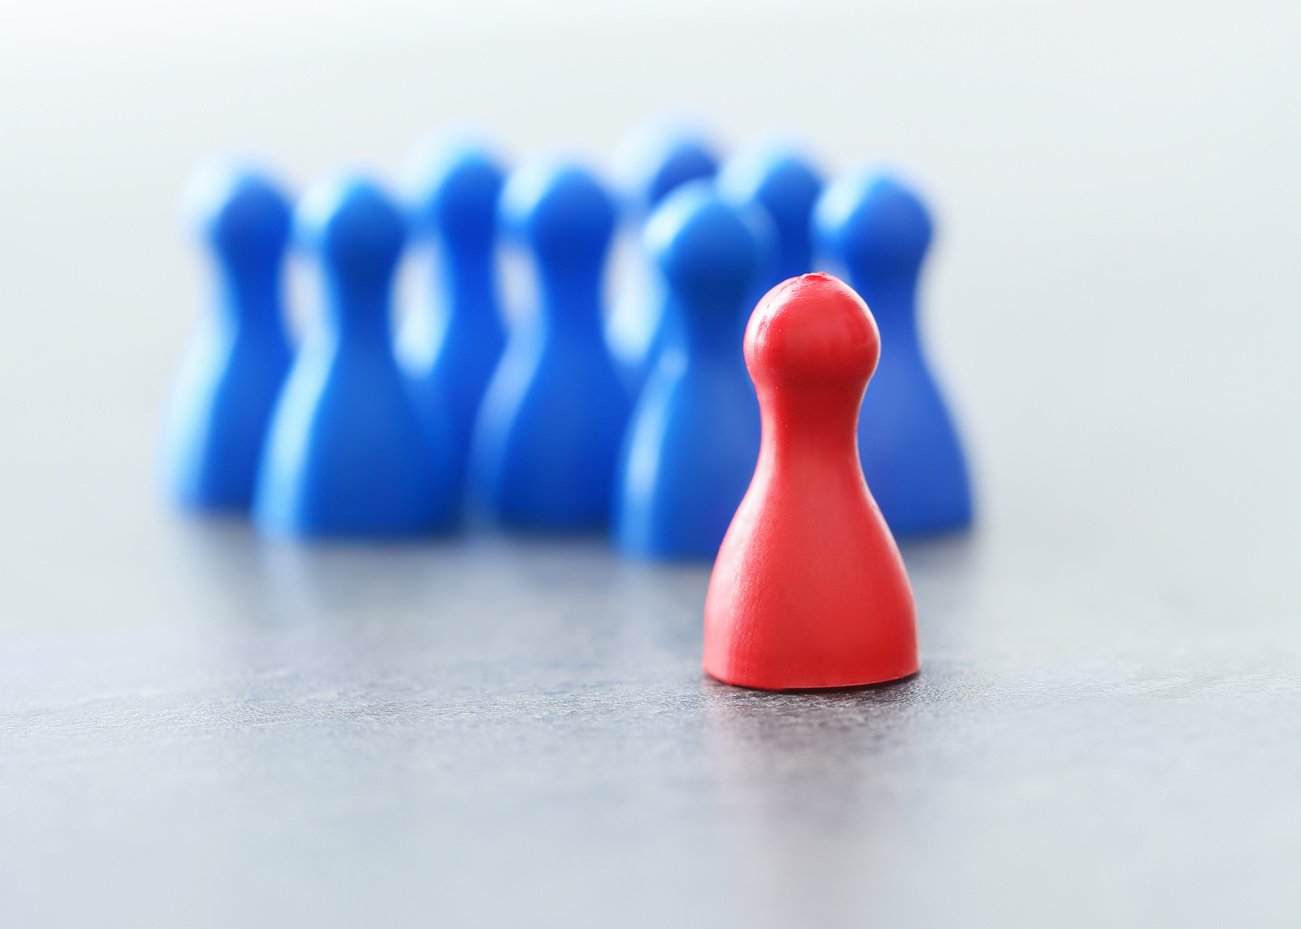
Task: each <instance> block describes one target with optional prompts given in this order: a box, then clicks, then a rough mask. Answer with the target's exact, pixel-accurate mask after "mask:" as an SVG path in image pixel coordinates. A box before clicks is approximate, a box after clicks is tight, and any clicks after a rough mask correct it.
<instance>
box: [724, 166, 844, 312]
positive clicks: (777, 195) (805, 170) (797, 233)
mask: <svg viewBox="0 0 1301 929" xmlns="http://www.w3.org/2000/svg"><path fill="white" fill-rule="evenodd" d="M718 188H719V190H720V191H721V192H722V193H723V194H724V196H726V197H728V198H729V199H731V200H733V201H735V202H737V203H742V204H746V205H749V206H753V207H757V208H759V209H762V210H763V211H764V212H765V213H767V214H768V216H769V217H770V218H771V219H772V224H773V228H774V230H775V231H776V234H777V248H776V250H775V253H774V259H773V260H772V261H771V262H769V263H768V265H767V267H766V268H764V269H763V272H762V274H761V275H760V278H759V282H758V284H757V286H756V293H755V302H758V299H759V297H762V296H763V295H764V294H765V293H767V292H768V291H769V290H771V289H772V288H773V287H775V286H777V285H778V284H780V283H781V282H782V281H784V280H787V279H788V278H792V277H799V276H800V275H801V274H808V273H809V272H810V271H812V270H813V207H814V204H816V203H817V199H818V195H819V194H820V193H822V177H821V175H820V174H819V172H818V170H817V168H815V167H814V166H813V165H812V163H810V162H809V160H808V159H807V158H805V157H804V156H803V155H801V154H800V153H799V152H798V151H796V150H795V149H792V148H788V147H786V146H783V145H780V144H778V143H767V144H764V145H760V146H756V147H754V148H751V149H748V150H747V151H744V152H741V153H740V154H738V155H736V156H735V157H733V158H731V159H729V160H728V162H727V164H726V165H724V166H723V170H722V171H721V172H720V173H719V175H718Z"/></svg>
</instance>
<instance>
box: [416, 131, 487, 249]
mask: <svg viewBox="0 0 1301 929" xmlns="http://www.w3.org/2000/svg"><path fill="white" fill-rule="evenodd" d="M414 174H415V178H416V180H415V184H414V188H415V222H416V224H417V225H418V226H419V227H420V228H421V229H422V230H425V229H429V230H435V231H437V232H439V233H441V234H442V235H444V236H447V237H448V238H451V239H471V238H472V239H489V238H491V237H492V235H493V232H494V231H495V229H496V223H497V205H498V200H499V199H500V196H501V189H502V185H503V183H504V181H505V172H504V171H503V170H502V167H501V164H500V162H499V161H498V160H497V159H496V158H495V157H494V156H493V154H492V153H491V152H490V151H489V150H488V149H487V148H486V147H484V146H481V145H478V144H476V143H474V142H469V141H465V140H461V141H456V142H450V143H444V144H441V145H438V146H437V147H434V148H431V149H429V150H428V151H427V152H426V153H425V154H424V155H423V156H422V157H421V158H420V159H419V161H418V163H417V167H416V169H415V172H414Z"/></svg>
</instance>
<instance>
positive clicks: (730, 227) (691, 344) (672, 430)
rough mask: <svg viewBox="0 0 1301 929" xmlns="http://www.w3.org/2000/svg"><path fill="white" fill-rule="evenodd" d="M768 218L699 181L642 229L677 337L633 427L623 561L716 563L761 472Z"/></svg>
mask: <svg viewBox="0 0 1301 929" xmlns="http://www.w3.org/2000/svg"><path fill="white" fill-rule="evenodd" d="M764 219H765V217H763V215H762V214H760V213H757V212H754V211H747V210H744V208H739V207H737V206H734V205H732V204H730V203H728V202H727V201H726V200H724V199H723V198H722V197H720V196H719V194H718V193H716V192H715V190H714V188H713V185H712V184H711V183H710V182H708V181H697V182H695V183H692V184H690V185H688V186H686V187H683V188H682V189H681V190H679V191H677V192H676V193H674V194H673V195H672V196H670V197H669V199H668V200H667V201H666V202H665V203H664V205H663V206H661V207H660V208H659V210H657V211H656V212H655V214H654V215H653V216H652V217H651V220H650V222H649V223H648V224H647V227H646V247H647V251H648V252H649V253H650V254H651V255H652V257H654V258H655V260H656V262H657V264H658V265H659V269H660V271H661V273H662V274H663V277H664V281H665V284H666V289H667V292H668V294H669V297H670V300H669V304H668V306H669V312H672V313H674V314H675V315H676V316H677V317H678V318H677V321H676V328H677V329H678V331H679V332H680V333H681V337H680V338H678V339H676V340H674V341H673V342H672V343H670V344H667V345H666V346H665V347H664V350H663V352H662V353H661V354H660V356H659V358H658V359H657V360H656V362H655V368H654V370H653V371H652V372H651V375H650V378H649V379H648V380H647V382H646V387H645V389H644V390H643V391H642V395H641V398H640V399H639V400H638V403H637V408H636V410H635V411H634V413H633V418H632V423H631V425H630V426H629V429H628V437H627V444H626V447H625V449H624V458H623V462H622V471H621V481H620V486H619V492H618V493H619V495H618V499H617V511H616V512H617V519H616V525H615V539H616V542H617V544H618V546H619V548H620V549H621V550H622V551H623V552H625V553H626V554H629V555H634V556H640V557H648V558H682V559H712V558H713V557H714V556H715V555H717V554H718V547H719V545H721V544H722V542H723V535H724V534H725V533H726V532H727V527H728V524H729V523H730V522H731V520H732V515H733V514H734V513H735V512H736V508H737V506H738V505H739V504H740V502H741V498H742V497H743V496H745V491H746V488H747V487H748V486H749V484H750V479H751V477H752V476H753V475H754V466H755V461H756V460H757V459H758V456H759V405H758V401H757V400H756V398H755V393H754V387H753V386H752V385H751V383H750V377H749V375H748V374H747V373H746V369H745V359H744V356H743V353H742V349H741V346H742V341H743V335H744V329H745V323H746V319H747V317H748V311H749V309H750V307H751V303H750V302H749V297H750V295H751V294H752V293H753V289H754V282H755V280H756V278H757V275H758V273H759V270H760V267H761V265H762V264H763V263H765V262H766V260H768V259H769V255H768V254H767V252H769V251H771V250H772V249H771V242H770V241H769V239H770V238H771V235H772V234H771V231H770V230H769V229H768V228H767V227H765V226H763V225H761V221H762V220H764Z"/></svg>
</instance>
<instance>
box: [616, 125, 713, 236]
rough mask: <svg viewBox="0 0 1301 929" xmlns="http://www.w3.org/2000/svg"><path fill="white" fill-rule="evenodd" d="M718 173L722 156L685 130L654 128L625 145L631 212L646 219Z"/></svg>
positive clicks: (623, 166) (622, 163) (622, 170)
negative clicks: (680, 191) (673, 196)
mask: <svg viewBox="0 0 1301 929" xmlns="http://www.w3.org/2000/svg"><path fill="white" fill-rule="evenodd" d="M717 173H718V156H717V155H716V154H715V153H714V149H713V148H712V146H711V145H710V144H709V143H708V142H707V141H706V140H705V139H704V138H703V137H701V136H700V135H699V134H697V133H695V132H693V131H691V130H689V129H684V128H682V127H672V126H667V125H651V126H647V127H645V128H644V129H642V130H641V131H640V132H638V133H636V134H634V135H633V137H632V138H631V139H630V140H629V141H628V143H627V144H626V145H625V147H624V150H623V152H622V153H621V156H620V158H619V176H620V178H621V180H622V188H623V191H624V196H625V198H626V200H627V206H628V208H629V210H630V211H631V212H632V213H634V214H640V215H645V214H648V213H650V212H651V211H652V210H653V209H655V207H657V206H658V205H659V204H660V203H661V202H662V201H663V200H664V198H665V197H667V196H668V195H669V194H671V193H672V192H673V191H675V190H677V189H678V188H679V187H681V186H682V185H683V184H686V183H689V182H690V181H696V180H701V179H703V178H710V177H713V176H714V175H715V174H717Z"/></svg>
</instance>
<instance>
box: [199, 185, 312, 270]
mask: <svg viewBox="0 0 1301 929" xmlns="http://www.w3.org/2000/svg"><path fill="white" fill-rule="evenodd" d="M185 201H186V212H187V213H188V214H189V216H190V219H191V221H192V222H193V223H194V225H195V226H196V227H197V229H198V230H199V233H200V235H201V236H202V237H203V238H204V240H205V241H206V242H207V243H208V244H209V245H210V246H211V247H212V248H213V250H215V251H216V252H217V253H218V254H220V255H222V256H223V257H226V258H228V259H231V260H235V261H248V260H266V261H278V260H279V259H280V257H281V255H282V254H283V253H284V249H285V244H286V242H287V241H288V238H289V224H290V219H289V217H290V205H289V198H288V197H287V196H286V195H285V194H284V192H283V190H282V188H281V187H280V186H279V184H277V183H276V181H274V180H273V179H272V178H271V177H270V175H268V174H267V173H265V172H263V171H261V170H259V169H258V168H255V167H251V166H248V165H241V164H236V163H220V164H213V165H210V166H208V167H207V168H204V169H202V170H201V171H199V172H198V173H197V174H196V175H195V176H194V178H193V180H192V181H191V182H190V185H189V187H188V189H187V191H186V197H185Z"/></svg>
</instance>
